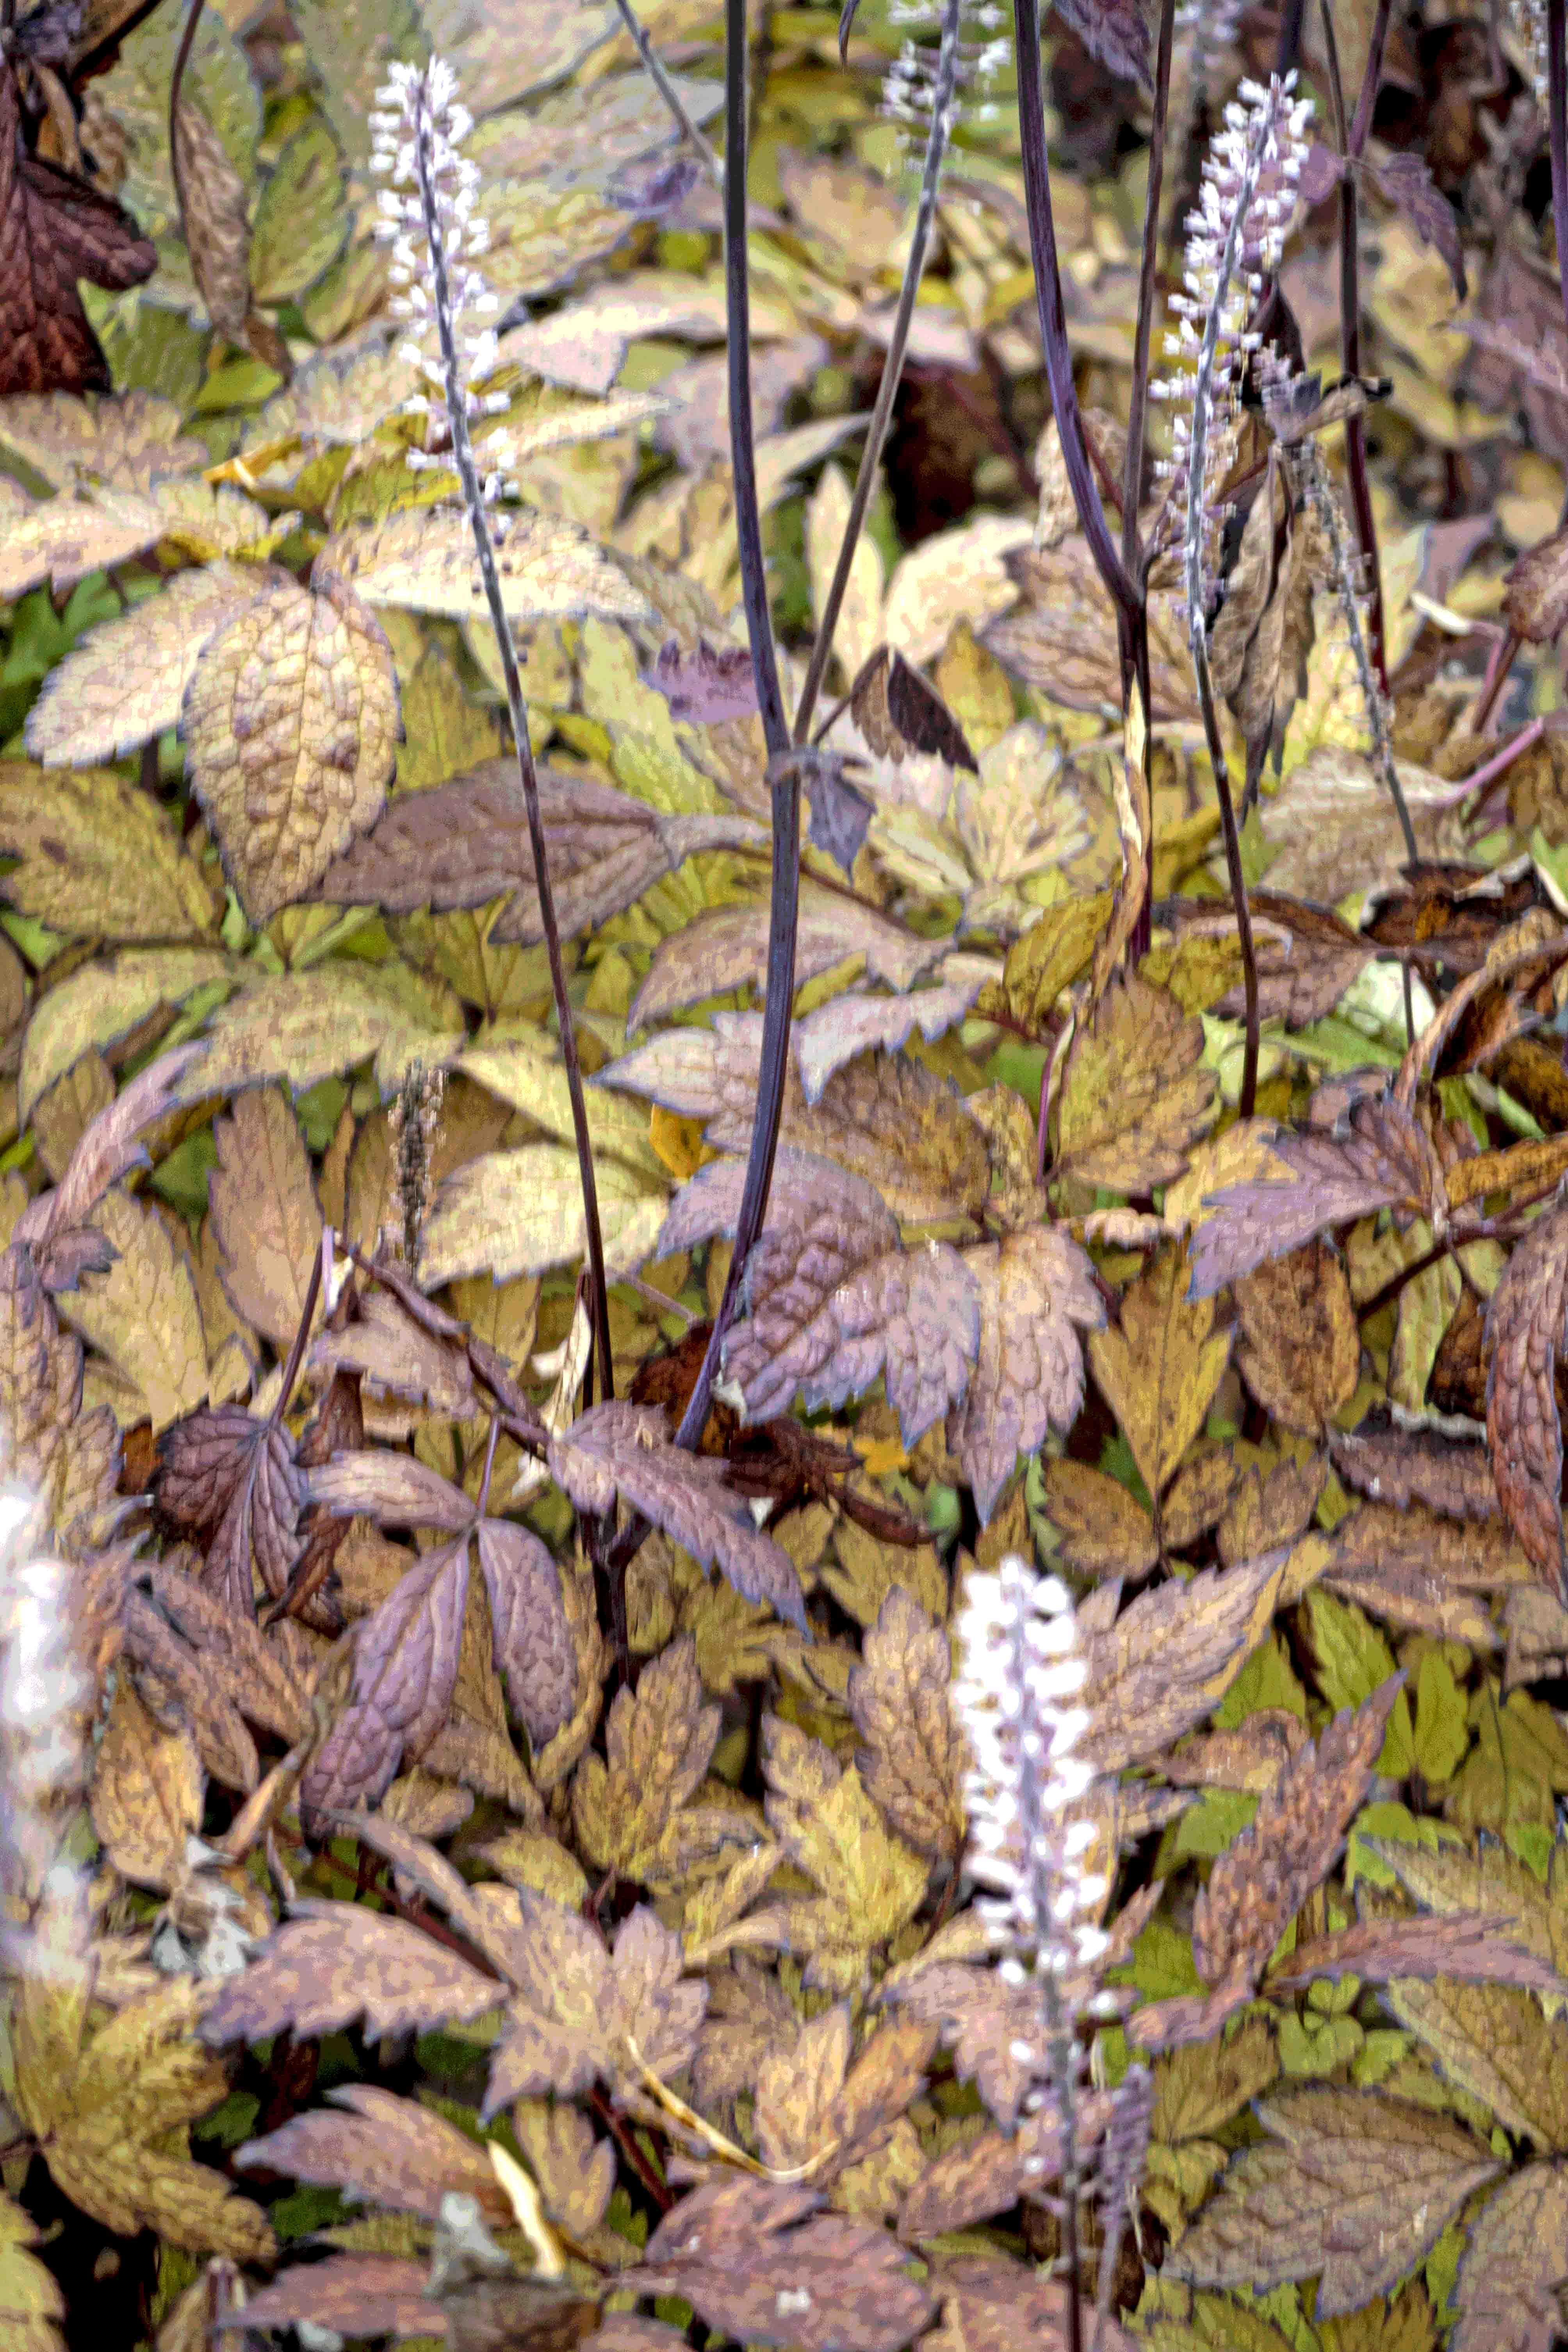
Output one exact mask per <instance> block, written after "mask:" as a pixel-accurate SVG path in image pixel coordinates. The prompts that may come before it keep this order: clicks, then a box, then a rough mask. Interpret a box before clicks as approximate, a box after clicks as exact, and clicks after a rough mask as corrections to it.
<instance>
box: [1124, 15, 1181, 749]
mask: <svg viewBox="0 0 1568 2352" xmlns="http://www.w3.org/2000/svg"><path fill="white" fill-rule="evenodd" d="M1175 22H1176V5H1175V0H1161V7H1160V35H1159V46H1158V48H1157V50H1156V53H1155V58H1154V113H1153V121H1152V127H1151V130H1150V132H1149V193H1148V198H1147V201H1146V203H1145V205H1144V208H1143V253H1142V266H1141V268H1140V270H1139V277H1138V324H1137V327H1136V329H1135V331H1134V333H1133V337H1132V391H1131V398H1130V399H1129V402H1128V408H1127V463H1126V465H1125V466H1124V467H1123V468H1122V474H1121V561H1122V563H1123V565H1124V566H1125V568H1126V570H1127V572H1128V575H1129V577H1130V578H1132V579H1137V577H1138V576H1139V569H1140V564H1141V562H1142V549H1141V547H1140V545H1139V540H1138V501H1139V499H1141V498H1142V495H1143V449H1144V441H1145V438H1146V429H1147V425H1148V421H1149V344H1150V341H1151V338H1152V333H1153V327H1154V298H1155V292H1156V287H1155V278H1156V275H1157V271H1158V265H1159V257H1160V191H1161V188H1162V186H1163V182H1164V177H1165V117H1166V115H1167V114H1168V113H1169V111H1170V106H1171V49H1172V44H1173V37H1174V32H1175ZM1145 709H1147V705H1145Z"/></svg>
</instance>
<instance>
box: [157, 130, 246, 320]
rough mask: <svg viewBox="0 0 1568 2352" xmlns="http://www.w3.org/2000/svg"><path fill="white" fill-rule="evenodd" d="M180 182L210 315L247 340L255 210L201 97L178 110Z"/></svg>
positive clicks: (194, 267)
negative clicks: (203, 106) (209, 119)
mask: <svg viewBox="0 0 1568 2352" xmlns="http://www.w3.org/2000/svg"><path fill="white" fill-rule="evenodd" d="M173 131H174V140H173V147H174V184H175V186H176V187H177V188H178V190H179V195H180V218H181V226H183V228H184V233H185V243H186V246H187V247H188V248H189V251H190V257H191V274H192V276H193V277H194V278H195V281H196V287H197V290H198V291H199V293H200V295H201V298H202V300H203V301H204V302H205V304H206V309H207V317H208V318H209V319H210V320H212V322H213V325H214V326H215V327H216V329H217V331H218V333H219V334H220V335H222V336H223V337H224V339H225V341H227V342H231V343H237V342H241V341H244V338H245V323H246V320H247V317H248V316H249V312H250V213H249V206H248V204H247V197H246V187H245V182H244V181H243V180H242V179H241V177H240V175H239V173H238V172H237V171H236V169H235V167H234V164H233V163H231V162H230V160H229V155H228V151H227V149H226V147H225V145H224V143H223V141H222V140H221V139H220V138H219V137H218V134H217V132H216V130H215V129H214V128H213V125H212V124H211V123H210V122H209V121H207V118H206V116H205V114H204V113H203V111H202V110H201V108H200V107H199V106H198V105H197V104H196V102H195V100H194V99H192V98H190V97H188V96H187V95H186V93H185V92H184V90H182V91H181V93H180V101H179V104H178V106H177V107H176V108H175V110H174V124H173Z"/></svg>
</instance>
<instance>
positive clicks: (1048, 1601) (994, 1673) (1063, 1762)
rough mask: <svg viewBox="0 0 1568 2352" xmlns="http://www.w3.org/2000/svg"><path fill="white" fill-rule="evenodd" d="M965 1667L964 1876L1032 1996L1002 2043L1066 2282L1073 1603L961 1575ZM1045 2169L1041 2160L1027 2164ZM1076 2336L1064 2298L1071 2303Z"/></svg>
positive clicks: (1076, 1913) (1077, 1812)
mask: <svg viewBox="0 0 1568 2352" xmlns="http://www.w3.org/2000/svg"><path fill="white" fill-rule="evenodd" d="M957 1630H958V1637H959V1641H960V1643H961V1645H962V1649H963V1671H962V1673H961V1674H960V1675H959V1676H958V1678H957V1679H956V1680H955V1682H954V1685H953V1694H952V1696H953V1706H954V1707H955V1709H956V1711H957V1714H958V1717H959V1719H960V1721H961V1722H962V1724H963V1729H964V1731H965V1733H966V1734H967V1736H968V1738H969V1743H970V1748H971V1751H972V1753H973V1759H974V1762H973V1769H972V1771H971V1773H970V1775H969V1779H968V1783H967V1796H968V1803H969V1832H970V1846H969V1854H968V1860H967V1867H968V1869H969V1871H970V1873H971V1874H972V1875H973V1877H974V1878H976V1879H978V1880H979V1882H980V1883H981V1885H984V1886H986V1887H989V1888H990V1889H991V1890H992V1891H991V1892H990V1894H988V1895H983V1896H981V1897H980V1899H979V1901H978V1903H977V1905H976V1908H977V1910H978V1911H979V1913H980V1916H982V1917H983V1918H984V1920H985V1921H986V1923H987V1925H988V1926H989V1927H990V1930H991V1933H992V1935H993V1937H994V1939H995V1941H996V1942H997V1944H998V1945H999V1946H1000V1947H1001V1948H1002V1950H1003V1953H1004V1958H1003V1959H1002V1963H1001V1974H1002V1977H1003V1979H1004V1981H1005V1983H1007V1984H1009V1985H1011V1986H1012V1987H1013V1988H1014V1989H1015V1990H1016V1991H1018V1992H1019V1993H1023V1992H1025V1991H1033V1993H1034V1994H1035V1995H1036V1996H1037V2005H1036V2007H1035V2016H1036V2019H1037V2025H1036V2027H1035V2028H1034V2029H1033V2030H1032V2031H1031V2032H1028V2033H1026V2034H1025V2033H1020V2035H1019V2036H1018V2038H1017V2039H1016V2041H1015V2042H1014V2043H1013V2045H1012V2054H1013V2056H1014V2058H1015V2059H1016V2061H1017V2063H1019V2064H1020V2065H1022V2066H1023V2067H1024V2068H1025V2069H1026V2071H1027V2072H1028V2073H1029V2074H1033V2075H1034V2076H1036V2077H1037V2079H1038V2081H1039V2083H1040V2085H1041V2087H1040V2089H1039V2091H1037V2093H1036V2095H1035V2097H1034V2101H1033V2104H1034V2105H1037V2106H1038V2105H1042V2104H1045V2105H1048V2106H1049V2108H1050V2109H1051V2111H1052V2113H1053V2119H1054V2121H1055V2124H1056V2126H1057V2150H1058V2174H1059V2179H1060V2182H1061V2215H1062V2221H1063V2228H1064V2237H1065V2242H1066V2245H1067V2249H1068V2268H1069V2272H1070V2273H1071V2275H1072V2277H1073V2279H1074V2280H1075V2282H1076V2279H1077V2273H1078V2254H1077V2247H1078V2205H1079V2199H1080V2197H1081V2196H1082V2194H1083V2189H1084V2174H1083V2162H1082V2153H1081V2148H1080V2145H1079V2132H1078V2128H1077V2123H1076V2110H1077V2102H1078V2097H1079V2092H1080V2090H1081V2087H1082V2078H1083V2060H1082V2054H1081V2052H1080V2050H1079V2042H1078V2037H1077V2025H1078V2021H1079V2017H1080V2016H1082V2015H1084V2014H1085V2013H1087V2011H1089V2008H1090V2007H1091V2006H1092V2003H1091V2001H1090V2000H1089V1993H1090V1990H1091V1989H1092V1986H1093V1982H1094V1976H1095V1970H1096V1966H1097V1963H1098V1962H1099V1961H1100V1958H1101V1957H1102V1955H1103V1954H1104V1951H1105V1949H1106V1938H1105V1937H1104V1935H1103V1934H1102V1933H1101V1931H1100V1927H1099V1926H1098V1925H1097V1924H1096V1923H1097V1921H1098V1918H1099V1916H1100V1909H1101V1906H1102V1905H1103V1903H1104V1900H1105V1896H1106V1895H1107V1894H1108V1892H1109V1887H1108V1885H1107V1882H1106V1880H1105V1879H1104V1878H1103V1877H1102V1876H1101V1875H1100V1874H1099V1873H1098V1872H1096V1871H1094V1870H1093V1869H1092V1868H1091V1867H1090V1864H1089V1855H1090V1850H1091V1849H1092V1847H1093V1846H1094V1844H1095V1843H1096V1839H1097V1834H1098V1832H1097V1830H1096V1827H1095V1825H1094V1823H1093V1822H1091V1821H1089V1820H1088V1819H1086V1818H1084V1817H1083V1816H1082V1811H1081V1808H1082V1801H1083V1800H1084V1798H1085V1797H1086V1796H1087V1794H1088V1792H1089V1787H1090V1784H1091V1783H1092V1781H1093V1779H1094V1773H1093V1770H1092V1769H1091V1767H1090V1766H1089V1765H1088V1764H1087V1763H1085V1762H1084V1761H1083V1760H1082V1759H1080V1758H1079V1756H1077V1755H1076V1754H1075V1752H1074V1751H1075V1748H1076V1747H1077V1744H1078V1741H1079V1738H1080V1737H1081V1735H1082V1733H1083V1732H1084V1730H1085V1729H1086V1728H1087V1726H1088V1722H1089V1717H1088V1716H1087V1715H1086V1713H1085V1712H1084V1710H1083V1709H1082V1708H1081V1707H1079V1706H1076V1705H1075V1704H1074V1702H1075V1700H1076V1699H1077V1697H1078V1696H1079V1693H1080V1692H1081V1690H1082V1688H1083V1685H1084V1681H1085V1678H1086V1675H1087V1672H1088V1668H1087V1665H1086V1664H1085V1661H1084V1659H1083V1657H1082V1656H1081V1654H1079V1647H1078V1628H1077V1625H1076V1622H1075V1621H1074V1617H1073V1606H1072V1597H1071V1595H1070V1594H1069V1593H1068V1590H1067V1587H1066V1586H1065V1585H1064V1584H1063V1583H1062V1582H1061V1580H1060V1579H1059V1578H1058V1577H1055V1576H1046V1577H1041V1576H1037V1575H1036V1573H1035V1571H1034V1570H1033V1569H1032V1568H1030V1567H1029V1566H1028V1565H1027V1564H1026V1562H1025V1561H1024V1560H1022V1559H1019V1558H1018V1557H1017V1556H1016V1554H1013V1555H1009V1557H1008V1558H1006V1559H1004V1560H1003V1562H1002V1565H1001V1567H1000V1569H998V1570H997V1571H996V1572H995V1574H994V1575H992V1574H983V1573H980V1572H978V1571H976V1572H975V1573H973V1574H972V1575H971V1576H970V1578H969V1580H968V1585H967V1588H966V1599H965V1604H964V1608H963V1614H962V1616H961V1618H960V1620H959V1623H958V1629H957ZM1035 2162H1036V2164H1037V2166H1038V2167H1040V2168H1043V2165H1044V2159H1043V2158H1036V2159H1035ZM1069 2302H1070V2303H1071V2305H1072V2310H1073V2315H1074V2318H1073V2326H1074V2329H1075V2330H1076V2324H1077V2322H1076V2311H1077V2301H1076V2294H1072V2295H1070V2296H1069Z"/></svg>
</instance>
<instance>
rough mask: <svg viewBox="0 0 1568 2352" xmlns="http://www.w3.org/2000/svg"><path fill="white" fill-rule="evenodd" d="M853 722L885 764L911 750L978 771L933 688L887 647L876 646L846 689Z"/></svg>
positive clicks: (965, 741)
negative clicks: (849, 686) (852, 682)
mask: <svg viewBox="0 0 1568 2352" xmlns="http://www.w3.org/2000/svg"><path fill="white" fill-rule="evenodd" d="M849 707H850V710H851V712H852V713H853V716H854V719H855V724H856V726H857V727H858V729H859V730H860V732H861V734H862V735H864V737H865V738H866V740H867V742H868V743H869V745H870V746H871V749H872V751H876V752H879V754H880V755H881V757H882V758H883V759H886V760H894V761H899V760H903V759H906V758H907V757H908V756H909V754H910V752H911V751H920V752H925V753H927V754H929V755H931V756H932V757H934V758H936V759H939V760H945V761H947V763H948V765H949V767H951V768H967V769H969V771H970V772H971V773H972V774H973V775H978V774H979V773H980V762H979V761H978V760H976V758H975V756H974V754H973V751H971V750H970V748H969V741H968V738H967V737H966V736H965V734H964V732H963V728H962V727H961V726H960V725H959V723H958V721H957V719H955V718H954V717H953V715H952V711H951V710H950V709H948V707H947V705H946V703H945V702H944V701H943V700H942V697H941V695H940V694H938V692H937V690H936V688H934V687H932V686H928V685H927V684H926V682H925V680H924V678H923V677H921V674H920V672H919V670H917V669H913V668H911V667H910V664H909V663H908V662H907V661H906V660H905V659H904V657H903V656H902V654H900V653H896V652H894V651H893V649H892V647H891V646H878V648H877V650H876V652H875V653H874V654H873V655H872V656H871V658H870V659H869V661H868V662H867V663H865V664H864V666H863V667H861V669H860V670H859V672H858V675H857V677H856V679H855V683H854V685H853V686H852V687H851V688H850V689H849Z"/></svg>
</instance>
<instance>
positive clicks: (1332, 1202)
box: [1193, 1094, 1442, 1297]
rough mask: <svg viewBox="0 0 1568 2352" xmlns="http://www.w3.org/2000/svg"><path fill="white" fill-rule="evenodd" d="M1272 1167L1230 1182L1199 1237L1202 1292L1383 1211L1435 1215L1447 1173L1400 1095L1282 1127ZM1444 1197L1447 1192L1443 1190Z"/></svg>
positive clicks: (1196, 1251)
mask: <svg viewBox="0 0 1568 2352" xmlns="http://www.w3.org/2000/svg"><path fill="white" fill-rule="evenodd" d="M1269 1149H1270V1150H1271V1151H1272V1153H1273V1155H1274V1158H1275V1159H1276V1160H1279V1163H1280V1167H1279V1175H1278V1177H1276V1176H1274V1175H1273V1174H1272V1173H1269V1174H1266V1175H1263V1176H1259V1177H1255V1178H1249V1179H1248V1180H1247V1181H1245V1182H1243V1183H1238V1184H1227V1185H1225V1186H1222V1187H1221V1188H1220V1189H1219V1190H1218V1191H1217V1192H1213V1193H1211V1194H1210V1195H1208V1197H1207V1199H1206V1201H1205V1207H1206V1208H1207V1209H1208V1210H1209V1211H1210V1212H1211V1213H1210V1214H1208V1215H1207V1216H1205V1218H1204V1219H1203V1221H1202V1222H1201V1223H1200V1224H1199V1225H1198V1228H1197V1231H1196V1233H1195V1234H1194V1237H1193V1290H1194V1296H1196V1297H1208V1296H1210V1295H1211V1294H1212V1293H1213V1292H1215V1291H1216V1290H1218V1289H1219V1288H1220V1286H1222V1284H1224V1283H1226V1282H1235V1281H1237V1280H1238V1279H1239V1277H1240V1276H1242V1275H1244V1274H1250V1273H1251V1271H1252V1269H1253V1267H1254V1266H1258V1265H1262V1264H1263V1263H1264V1261H1265V1259H1267V1258H1272V1257H1283V1256H1285V1255H1287V1254H1288V1252H1289V1251H1290V1250H1294V1249H1300V1248H1301V1247H1302V1245H1303V1244H1305V1243H1307V1242H1310V1241H1311V1240H1312V1239H1313V1238H1314V1236H1315V1235H1317V1234H1321V1233H1327V1232H1328V1230H1329V1229H1330V1227H1331V1226H1333V1225H1342V1224H1351V1223H1353V1222H1354V1220H1355V1219H1356V1218H1358V1217H1366V1216H1372V1215H1373V1214H1374V1213H1376V1212H1377V1211H1378V1210H1379V1209H1387V1208H1392V1209H1396V1210H1399V1211H1402V1212H1407V1213H1411V1214H1414V1215H1417V1216H1421V1215H1426V1213H1428V1212H1429V1211H1430V1210H1431V1207H1432V1204H1433V1200H1434V1195H1435V1192H1436V1188H1437V1187H1438V1186H1440V1184H1441V1181H1442V1177H1441V1171H1440V1170H1439V1169H1438V1167H1437V1164H1436V1158H1435V1156H1434V1154H1433V1150H1432V1147H1431V1145H1430V1143H1429V1142H1428V1141H1427V1139H1426V1136H1425V1134H1424V1133H1423V1132H1422V1130H1421V1129H1420V1128H1419V1127H1418V1126H1417V1124H1416V1122H1415V1119H1414V1118H1412V1117H1411V1115H1410V1113H1409V1112H1408V1111H1407V1110H1406V1109H1405V1107H1404V1105H1403V1104H1402V1103H1400V1102H1399V1101H1397V1100H1396V1099H1395V1098H1394V1096H1392V1095H1391V1094H1384V1095H1378V1096H1370V1097H1363V1098H1362V1099H1361V1100H1360V1101H1358V1102H1357V1103H1356V1104H1355V1106H1354V1108H1352V1111H1351V1112H1350V1114H1349V1116H1348V1118H1345V1119H1343V1120H1342V1121H1341V1122H1340V1123H1339V1124H1338V1125H1337V1126H1336V1127H1334V1128H1332V1129H1327V1130H1325V1129H1309V1130H1308V1131H1307V1132H1306V1133H1305V1134H1301V1135H1294V1134H1289V1133H1287V1132H1284V1131H1283V1130H1281V1131H1280V1132H1279V1133H1277V1134H1276V1135H1275V1136H1274V1137H1273V1138H1272V1139H1271V1142H1270V1146H1269ZM1439 1197H1440V1195H1439Z"/></svg>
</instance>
